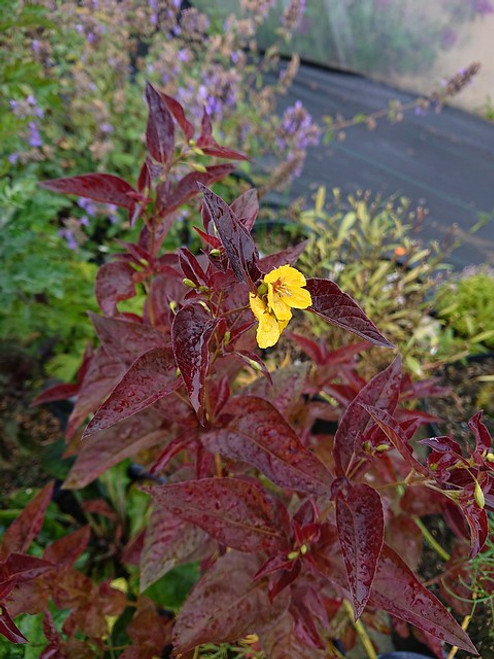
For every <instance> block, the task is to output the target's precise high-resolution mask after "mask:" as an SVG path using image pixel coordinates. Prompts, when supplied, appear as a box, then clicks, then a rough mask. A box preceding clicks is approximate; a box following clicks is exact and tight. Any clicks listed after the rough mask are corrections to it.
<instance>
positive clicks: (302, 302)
mask: <svg viewBox="0 0 494 659" xmlns="http://www.w3.org/2000/svg"><path fill="white" fill-rule="evenodd" d="M283 301H284V302H285V304H287V305H288V306H289V307H293V308H294V309H307V307H310V305H311V304H312V298H311V296H310V293H309V291H308V290H307V289H305V288H291V287H290V294H289V295H287V296H286V297H285V296H284V297H283Z"/></svg>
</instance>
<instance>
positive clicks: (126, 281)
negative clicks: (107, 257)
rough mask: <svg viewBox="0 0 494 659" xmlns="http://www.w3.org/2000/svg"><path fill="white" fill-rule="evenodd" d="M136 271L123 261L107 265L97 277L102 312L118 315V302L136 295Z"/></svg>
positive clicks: (97, 293) (98, 297)
mask: <svg viewBox="0 0 494 659" xmlns="http://www.w3.org/2000/svg"><path fill="white" fill-rule="evenodd" d="M134 274H135V270H134V269H133V268H132V267H131V266H130V265H129V264H128V263H122V262H121V261H114V262H113V263H105V264H103V265H102V266H101V267H100V269H99V270H98V274H97V275H96V287H95V290H96V299H97V300H98V304H99V307H100V309H101V311H102V312H103V313H104V314H106V315H108V316H114V315H115V314H117V313H118V309H117V302H121V301H122V300H129V299H130V298H132V297H134V296H135V294H136V291H135V283H134Z"/></svg>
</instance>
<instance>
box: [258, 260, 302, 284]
mask: <svg viewBox="0 0 494 659" xmlns="http://www.w3.org/2000/svg"><path fill="white" fill-rule="evenodd" d="M278 279H280V280H281V281H282V282H283V285H284V286H286V287H287V288H290V287H291V286H297V287H301V286H305V284H306V283H307V282H306V281H305V277H304V275H303V274H302V273H301V272H299V270H297V268H293V267H292V266H291V265H282V266H280V267H279V268H275V269H274V270H271V272H268V274H267V275H265V276H264V281H265V282H266V284H274V282H276V281H277V280H278Z"/></svg>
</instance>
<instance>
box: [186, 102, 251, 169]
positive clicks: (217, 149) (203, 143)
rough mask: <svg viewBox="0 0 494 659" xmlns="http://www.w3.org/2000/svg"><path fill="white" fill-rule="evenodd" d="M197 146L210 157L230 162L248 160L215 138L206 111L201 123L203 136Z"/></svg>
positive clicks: (200, 136)
mask: <svg viewBox="0 0 494 659" xmlns="http://www.w3.org/2000/svg"><path fill="white" fill-rule="evenodd" d="M197 146H198V147H199V148H200V149H202V151H203V152H204V153H205V154H206V155H208V156H216V157H217V158H227V159H228V160H248V158H247V156H245V155H244V154H243V153H240V152H239V151H234V150H233V149H229V148H228V147H223V146H220V145H219V144H218V142H216V140H215V139H214V138H213V131H212V126H211V119H210V118H209V114H208V113H207V112H206V109H204V112H203V115H202V122H201V134H200V135H199V138H198V140H197Z"/></svg>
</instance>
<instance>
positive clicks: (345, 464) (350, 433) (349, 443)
mask: <svg viewBox="0 0 494 659" xmlns="http://www.w3.org/2000/svg"><path fill="white" fill-rule="evenodd" d="M400 384H401V359H400V357H399V355H398V357H396V359H395V360H394V361H393V362H392V363H391V364H390V365H389V366H388V367H387V368H386V369H385V370H384V371H382V372H381V373H378V374H377V375H376V376H374V377H373V378H372V380H370V381H369V382H368V383H367V384H366V385H365V387H364V388H363V389H362V390H361V391H360V392H359V393H358V394H357V396H355V398H354V399H353V400H352V402H351V403H350V405H349V406H348V407H347V409H346V410H345V413H344V414H343V416H342V418H341V420H340V422H339V424H338V429H337V431H336V433H335V437H334V451H333V453H334V458H335V466H336V474H337V476H344V475H346V474H348V473H349V472H350V470H351V468H352V466H353V463H354V459H355V456H356V454H357V452H358V451H359V450H360V440H361V437H362V436H363V434H364V433H365V431H366V430H367V429H368V428H369V426H370V425H371V424H372V423H373V421H372V420H371V417H370V414H369V413H368V412H367V410H365V409H364V407H363V405H373V406H374V407H377V408H379V409H384V410H386V411H387V412H389V413H390V414H393V412H394V410H395V408H396V405H397V403H398V397H399V393H400Z"/></svg>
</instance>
